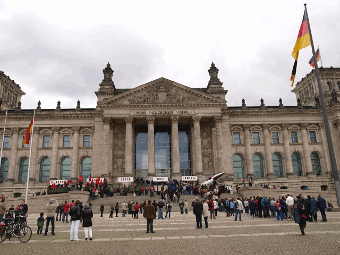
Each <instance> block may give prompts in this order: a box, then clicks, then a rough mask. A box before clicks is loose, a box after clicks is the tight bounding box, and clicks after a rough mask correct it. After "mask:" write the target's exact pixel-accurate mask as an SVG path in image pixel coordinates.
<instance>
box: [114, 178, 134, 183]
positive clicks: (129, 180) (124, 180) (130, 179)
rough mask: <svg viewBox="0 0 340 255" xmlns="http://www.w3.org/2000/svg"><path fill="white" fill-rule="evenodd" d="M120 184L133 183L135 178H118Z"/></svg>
mask: <svg viewBox="0 0 340 255" xmlns="http://www.w3.org/2000/svg"><path fill="white" fill-rule="evenodd" d="M117 181H118V182H133V177H118V178H117Z"/></svg>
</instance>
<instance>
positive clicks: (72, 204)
mask: <svg viewBox="0 0 340 255" xmlns="http://www.w3.org/2000/svg"><path fill="white" fill-rule="evenodd" d="M74 205H75V203H74V200H72V203H71V204H70V210H71V208H72V206H74Z"/></svg>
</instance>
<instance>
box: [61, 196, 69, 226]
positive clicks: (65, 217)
mask: <svg viewBox="0 0 340 255" xmlns="http://www.w3.org/2000/svg"><path fill="white" fill-rule="evenodd" d="M63 207H64V209H63V223H65V220H66V223H68V214H69V211H70V206H69V204H68V203H67V201H65V204H64V206H63Z"/></svg>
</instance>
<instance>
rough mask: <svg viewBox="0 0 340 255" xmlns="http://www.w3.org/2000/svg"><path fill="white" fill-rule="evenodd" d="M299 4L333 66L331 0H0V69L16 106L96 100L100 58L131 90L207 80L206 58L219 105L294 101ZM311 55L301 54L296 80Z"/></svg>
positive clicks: (335, 31) (336, 36)
mask: <svg viewBox="0 0 340 255" xmlns="http://www.w3.org/2000/svg"><path fill="white" fill-rule="evenodd" d="M305 2H307V4H308V5H307V7H308V13H309V18H310V23H311V29H312V33H313V38H314V42H315V44H316V45H320V52H321V57H322V61H323V65H324V67H330V66H334V67H339V66H340V63H339V62H340V57H339V56H340V47H339V42H340V33H339V32H340V18H339V13H340V1H339V0H327V1H307V0H305V1H299V0H295V1H287V0H285V1H246V0H243V1H227V0H224V1H207V0H205V1H198V0H196V1H188V0H185V1H184V0H182V1H174V0H173V1H147V0H144V1H140V0H139V1H100V0H97V1H85V0H82V1H75V0H71V1H70V0H69V1H63V0H59V1H46V0H45V1H34V0H31V1H27V0H25V1H17V0H10V1H1V0H0V24H1V25H0V28H1V32H0V50H1V54H0V70H2V71H4V72H5V74H6V75H9V76H10V77H11V78H12V79H14V80H15V82H16V83H18V84H19V85H20V86H21V88H22V90H23V91H24V92H26V95H25V96H23V99H22V108H24V109H28V108H35V107H36V105H37V102H38V100H41V102H42V108H55V107H56V104H57V101H58V100H60V101H61V107H62V108H75V107H76V102H77V100H78V99H79V100H80V101H81V107H83V108H85V107H86V108H88V107H95V106H96V103H97V102H96V96H95V94H94V92H95V91H97V90H98V89H99V83H100V82H101V80H102V79H103V73H102V70H103V69H104V68H105V66H106V64H107V62H110V64H111V66H112V69H113V70H114V74H113V81H114V83H115V86H116V88H134V87H137V86H139V85H142V84H144V83H146V82H149V81H152V80H154V79H157V78H160V77H165V78H167V79H170V80H173V81H175V82H178V83H181V84H183V85H186V86H189V87H206V86H207V84H208V81H209V75H208V71H207V70H208V69H209V67H210V64H211V62H212V61H214V63H215V64H216V66H217V67H218V68H219V70H220V72H219V77H220V80H221V81H222V82H223V85H224V87H225V89H227V90H228V91H229V92H228V94H227V96H226V100H227V104H228V106H240V105H241V100H242V98H245V100H246V103H247V105H248V106H250V105H254V106H256V105H260V98H261V97H263V99H264V100H265V104H266V105H268V106H269V105H278V100H279V98H280V97H281V98H282V100H283V104H284V105H296V100H295V96H294V94H293V93H292V92H291V87H290V83H291V82H290V80H289V79H290V74H291V71H292V67H293V63H294V59H293V58H292V56H291V52H292V49H293V47H294V44H295V41H296V37H297V34H298V31H299V28H300V25H301V21H302V16H303V11H304V5H303V4H304V3H305ZM311 55H312V53H311V47H308V48H305V49H303V50H302V51H301V52H300V57H299V61H298V69H297V75H296V80H295V81H296V82H297V81H299V80H300V79H301V78H302V77H304V76H305V75H306V74H307V73H309V72H310V71H311V70H312V67H311V66H309V65H308V61H309V59H310V58H311ZM319 63H320V62H319Z"/></svg>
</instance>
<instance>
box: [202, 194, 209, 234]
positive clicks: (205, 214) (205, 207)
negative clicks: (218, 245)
mask: <svg viewBox="0 0 340 255" xmlns="http://www.w3.org/2000/svg"><path fill="white" fill-rule="evenodd" d="M202 202H203V218H204V223H205V228H208V217H209V205H208V204H207V201H206V200H205V199H203V201H202Z"/></svg>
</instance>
